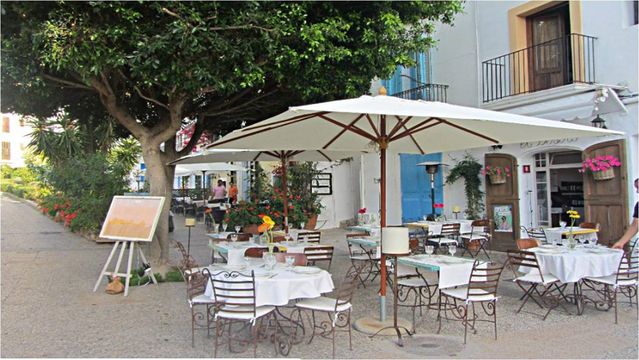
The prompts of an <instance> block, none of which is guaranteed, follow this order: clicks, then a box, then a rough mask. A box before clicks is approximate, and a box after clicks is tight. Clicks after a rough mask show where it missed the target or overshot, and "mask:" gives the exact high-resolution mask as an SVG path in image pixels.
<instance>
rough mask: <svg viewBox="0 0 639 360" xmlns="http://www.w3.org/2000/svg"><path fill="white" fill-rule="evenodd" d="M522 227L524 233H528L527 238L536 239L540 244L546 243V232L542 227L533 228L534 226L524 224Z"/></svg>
mask: <svg viewBox="0 0 639 360" xmlns="http://www.w3.org/2000/svg"><path fill="white" fill-rule="evenodd" d="M522 229H523V230H524V231H525V232H526V234H528V237H529V238H532V239H537V240H539V241H540V242H541V243H542V244H547V243H548V239H547V238H546V232H545V231H544V229H543V228H538V229H535V228H527V227H525V226H522Z"/></svg>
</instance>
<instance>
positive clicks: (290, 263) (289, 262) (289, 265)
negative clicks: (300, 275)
mask: <svg viewBox="0 0 639 360" xmlns="http://www.w3.org/2000/svg"><path fill="white" fill-rule="evenodd" d="M284 261H286V267H287V268H289V269H290V268H292V267H293V264H295V256H286V257H285V258H284Z"/></svg>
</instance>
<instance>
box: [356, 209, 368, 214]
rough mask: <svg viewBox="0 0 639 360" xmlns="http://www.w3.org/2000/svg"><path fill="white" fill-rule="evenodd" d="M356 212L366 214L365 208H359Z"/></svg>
mask: <svg viewBox="0 0 639 360" xmlns="http://www.w3.org/2000/svg"><path fill="white" fill-rule="evenodd" d="M357 212H358V213H360V214H366V208H361V209H359V210H357Z"/></svg>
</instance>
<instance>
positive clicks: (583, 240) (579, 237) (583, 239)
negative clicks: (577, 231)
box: [576, 236, 586, 245]
mask: <svg viewBox="0 0 639 360" xmlns="http://www.w3.org/2000/svg"><path fill="white" fill-rule="evenodd" d="M576 238H577V241H579V245H584V244H585V243H586V238H584V237H583V236H576Z"/></svg>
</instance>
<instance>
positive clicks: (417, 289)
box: [397, 267, 437, 333]
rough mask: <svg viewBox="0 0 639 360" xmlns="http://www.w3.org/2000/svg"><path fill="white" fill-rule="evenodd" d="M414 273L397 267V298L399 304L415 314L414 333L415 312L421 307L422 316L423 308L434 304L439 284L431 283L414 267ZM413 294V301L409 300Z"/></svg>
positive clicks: (421, 313)
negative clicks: (409, 301) (403, 271)
mask: <svg viewBox="0 0 639 360" xmlns="http://www.w3.org/2000/svg"><path fill="white" fill-rule="evenodd" d="M414 270H415V271H414V272H412V273H402V268H401V267H400V268H399V269H397V271H398V272H397V300H398V302H399V304H398V306H402V307H409V308H411V310H412V314H413V333H415V312H416V310H417V308H419V315H420V316H422V315H423V312H422V309H423V308H424V307H426V308H427V309H428V308H430V306H431V305H433V304H434V303H433V298H434V297H435V294H436V293H437V284H429V283H428V280H426V278H425V277H424V276H423V275H422V273H420V272H419V270H417V269H414ZM411 294H412V295H413V303H412V304H409V303H408V300H409V298H410V296H411Z"/></svg>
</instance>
